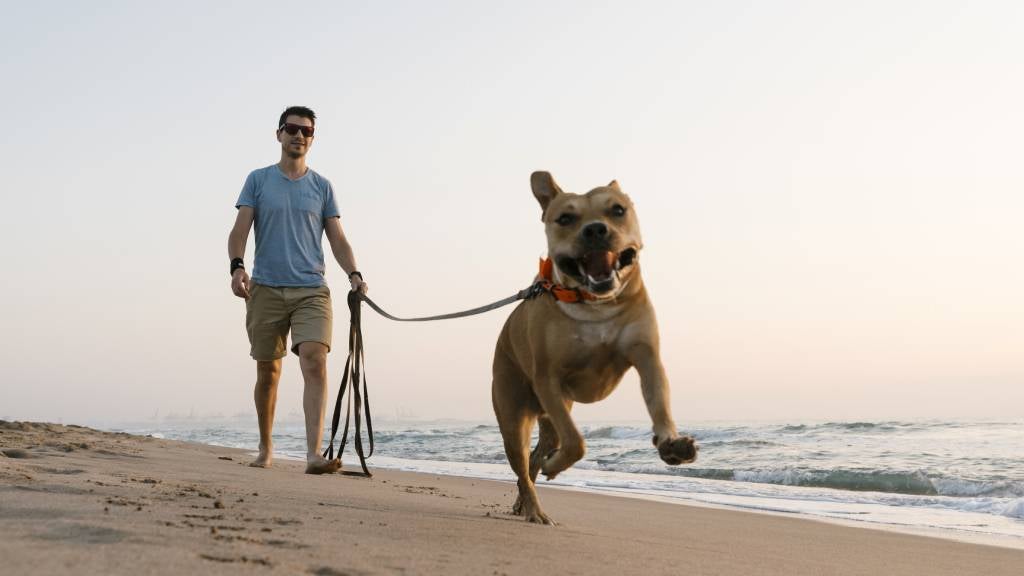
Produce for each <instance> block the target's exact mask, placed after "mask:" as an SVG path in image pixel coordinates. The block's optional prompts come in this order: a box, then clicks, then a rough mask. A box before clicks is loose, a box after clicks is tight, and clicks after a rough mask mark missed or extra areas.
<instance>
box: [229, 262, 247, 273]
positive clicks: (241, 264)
mask: <svg viewBox="0 0 1024 576" xmlns="http://www.w3.org/2000/svg"><path fill="white" fill-rule="evenodd" d="M239 268H241V269H242V270H245V260H242V259H241V258H232V259H231V275H232V276H234V275H235V270H238V269H239Z"/></svg>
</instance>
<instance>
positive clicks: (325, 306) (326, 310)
mask: <svg viewBox="0 0 1024 576" xmlns="http://www.w3.org/2000/svg"><path fill="white" fill-rule="evenodd" d="M332 320H333V312H332V310H331V291H330V289H329V288H327V286H318V287H316V288H275V287H273V286H263V285H261V284H253V285H252V286H251V288H250V289H249V299H248V300H246V302H245V330H246V332H248V333H249V344H250V346H251V347H252V348H251V350H250V352H249V354H250V355H252V357H253V359H254V360H277V359H278V358H284V357H285V356H287V355H288V352H287V347H286V345H285V341H286V338H287V337H288V331H289V330H291V333H292V352H294V353H295V354H298V353H299V344H302V343H303V342H319V343H321V344H323V345H324V346H327V351H328V352H330V350H331V327H332Z"/></svg>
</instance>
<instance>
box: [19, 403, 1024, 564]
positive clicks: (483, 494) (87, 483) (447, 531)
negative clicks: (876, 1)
mask: <svg viewBox="0 0 1024 576" xmlns="http://www.w3.org/2000/svg"><path fill="white" fill-rule="evenodd" d="M0 454H3V456H2V457H0V573H3V574H12V575H15V574H17V575H21V574H70V573H76V574H176V575H177V574H318V575H321V576H329V575H341V574H349V575H361V574H482V575H488V574H492V575H493V574H539V573H546V574H587V575H591V574H642V575H654V574H698V575H699V574H736V575H742V576H755V575H760V574H779V575H782V574H785V575H794V574H823V575H824V574H870V575H873V576H874V575H880V574H922V575H924V574H927V575H928V576H938V575H943V574H985V575H992V576H994V575H999V574H1007V575H1010V574H1012V575H1014V576H1019V575H1020V574H1024V551H1022V550H1014V549H1009V548H999V547H992V546H982V545H977V544H966V543H960V542H953V541H948V540H940V539H934V538H926V537H919V536H909V535H902V534H896V533H891V532H885V531H879V530H870V529H862V528H851V527H845V526H837V525H832V524H825V523H821V522H815V521H811V520H804V519H797V518H785V517H779V516H772V515H767V514H755V513H748V512H738V511H731V510H717V509H708V508H700V507H692V506H685V505H677V504H667V503H661V502H653V501H645V500H637V499H629V498H620V497H614V496H605V495H600V494H591V493H582V492H575V491H569V490H559V489H545V488H544V487H543V486H542V487H541V488H540V495H541V499H542V502H543V504H544V506H545V509H546V511H547V512H548V513H549V514H550V515H551V516H552V518H554V519H555V520H556V521H558V522H559V523H560V526H558V527H554V528H553V527H546V526H539V525H533V524H527V523H525V522H523V521H522V520H520V519H519V518H517V517H514V516H511V515H510V510H511V504H512V501H513V496H514V488H515V487H514V485H513V484H512V483H503V482H492V481H484V480H473V479H468V478H455V477H441V476H433V475H424V474H412V473H404V472H391V471H386V470H376V471H375V475H374V477H373V478H372V479H366V478H359V477H354V476H344V475H330V476H319V477H317V476H308V475H305V474H303V473H302V469H303V464H302V463H299V462H288V461H281V460H278V461H276V462H275V465H274V467H273V468H271V469H266V470H263V469H257V468H250V467H248V466H247V465H246V464H247V462H248V461H249V459H250V457H251V455H250V454H249V453H247V452H245V451H242V450H234V449H228V448H217V447H211V446H204V445H198V444H190V443H184V442H174V441H167V440H158V439H154V438H142V437H137V436H130V435H126V434H112V433H107V432H98V431H95V430H91V429H88V428H81V427H77V426H66V427H65V426H60V425H53V424H32V423H11V422H3V421H0ZM371 462H372V461H371ZM510 476H511V472H510Z"/></svg>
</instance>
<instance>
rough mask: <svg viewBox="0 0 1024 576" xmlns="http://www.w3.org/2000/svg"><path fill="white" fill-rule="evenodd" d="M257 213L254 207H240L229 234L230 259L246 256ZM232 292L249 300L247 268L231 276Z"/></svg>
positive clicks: (238, 270) (236, 271)
mask: <svg viewBox="0 0 1024 576" xmlns="http://www.w3.org/2000/svg"><path fill="white" fill-rule="evenodd" d="M254 216H255V211H254V210H253V208H252V206H239V207H238V215H237V216H235V225H234V226H233V227H232V228H231V233H230V234H228V259H229V260H234V259H235V258H242V257H244V256H245V243H246V241H248V240H249V230H250V229H251V228H252V221H253V217H254ZM231 291H232V292H234V294H235V296H238V297H239V298H245V299H246V300H248V299H249V273H248V272H246V271H245V268H238V269H237V270H235V271H234V272H233V273H232V274H231Z"/></svg>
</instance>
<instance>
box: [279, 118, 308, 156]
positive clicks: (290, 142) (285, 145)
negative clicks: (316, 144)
mask: <svg viewBox="0 0 1024 576" xmlns="http://www.w3.org/2000/svg"><path fill="white" fill-rule="evenodd" d="M292 126H301V127H303V128H313V121H312V120H310V119H309V118H304V117H302V116H294V115H289V116H287V117H286V118H285V121H284V126H283V127H281V128H278V129H277V141H278V142H280V143H281V150H282V151H283V152H284V153H285V154H287V155H288V156H289V157H290V158H302V157H303V156H305V155H306V152H309V147H310V146H312V145H313V136H312V135H310V136H308V137H306V136H304V135H303V134H302V131H301V130H299V131H296V132H295V134H289V133H288V129H292Z"/></svg>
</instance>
